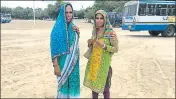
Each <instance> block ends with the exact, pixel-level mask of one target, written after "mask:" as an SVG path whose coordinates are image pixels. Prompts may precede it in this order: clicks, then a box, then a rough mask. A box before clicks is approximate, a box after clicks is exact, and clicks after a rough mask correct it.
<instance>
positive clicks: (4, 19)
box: [0, 13, 12, 23]
mask: <svg viewBox="0 0 176 99" xmlns="http://www.w3.org/2000/svg"><path fill="white" fill-rule="evenodd" d="M0 14H1V23H10V22H11V20H12V17H11V14H4V13H0Z"/></svg>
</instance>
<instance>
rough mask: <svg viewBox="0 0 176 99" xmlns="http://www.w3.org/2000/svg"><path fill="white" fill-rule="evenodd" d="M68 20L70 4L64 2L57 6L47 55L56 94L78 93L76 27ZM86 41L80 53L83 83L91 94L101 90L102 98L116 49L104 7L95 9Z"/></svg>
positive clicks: (107, 89)
mask: <svg viewBox="0 0 176 99" xmlns="http://www.w3.org/2000/svg"><path fill="white" fill-rule="evenodd" d="M72 20H73V7H72V5H71V4H70V3H66V4H64V5H62V6H61V8H60V12H59V15H58V18H57V20H56V23H55V24H54V27H53V29H52V31H51V35H50V50H51V57H52V63H53V67H54V74H55V75H56V77H57V83H58V90H57V97H56V98H79V97H80V72H79V60H80V58H79V55H80V51H79V46H78V45H79V38H80V36H79V34H80V31H79V28H78V27H77V26H76V25H74V23H73V22H72ZM87 43H88V44H87V45H88V50H87V51H86V53H85V54H84V56H85V57H86V58H87V59H88V62H87V66H86V70H85V76H84V82H83V85H84V86H86V87H88V88H90V89H91V90H92V98H98V94H99V93H103V94H104V98H106V99H109V98H110V86H111V77H112V68H111V57H112V56H113V54H114V53H116V52H117V51H118V39H117V36H116V33H115V31H114V30H113V28H112V26H111V24H110V22H109V19H108V15H107V13H106V12H105V11H104V10H98V11H97V12H96V13H95V15H94V26H93V31H92V36H91V37H90V39H88V40H87Z"/></svg>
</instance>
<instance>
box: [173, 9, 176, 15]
mask: <svg viewBox="0 0 176 99" xmlns="http://www.w3.org/2000/svg"><path fill="white" fill-rule="evenodd" d="M175 11H176V10H175V8H174V9H173V16H176V12H175Z"/></svg>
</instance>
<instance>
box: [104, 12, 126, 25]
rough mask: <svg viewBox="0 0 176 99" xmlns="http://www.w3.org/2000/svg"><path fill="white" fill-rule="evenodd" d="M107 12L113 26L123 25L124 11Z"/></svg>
mask: <svg viewBox="0 0 176 99" xmlns="http://www.w3.org/2000/svg"><path fill="white" fill-rule="evenodd" d="M107 14H108V17H109V21H110V23H111V24H112V26H113V27H116V26H118V27H122V14H123V13H122V12H107Z"/></svg>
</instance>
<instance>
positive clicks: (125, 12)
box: [123, 6, 128, 16]
mask: <svg viewBox="0 0 176 99" xmlns="http://www.w3.org/2000/svg"><path fill="white" fill-rule="evenodd" d="M127 15H128V7H127V6H126V7H125V8H124V11H123V16H127Z"/></svg>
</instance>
